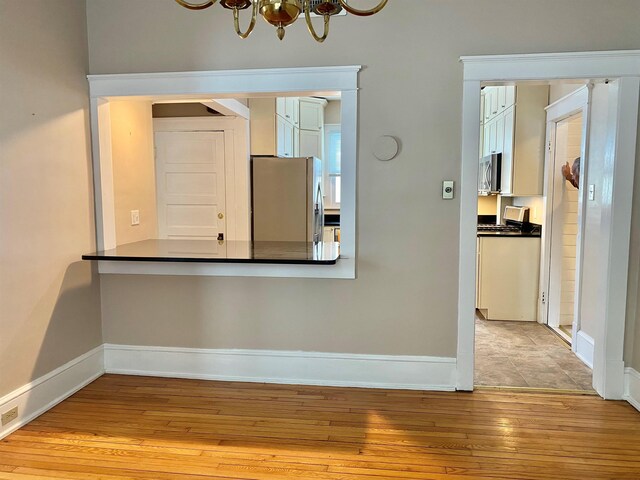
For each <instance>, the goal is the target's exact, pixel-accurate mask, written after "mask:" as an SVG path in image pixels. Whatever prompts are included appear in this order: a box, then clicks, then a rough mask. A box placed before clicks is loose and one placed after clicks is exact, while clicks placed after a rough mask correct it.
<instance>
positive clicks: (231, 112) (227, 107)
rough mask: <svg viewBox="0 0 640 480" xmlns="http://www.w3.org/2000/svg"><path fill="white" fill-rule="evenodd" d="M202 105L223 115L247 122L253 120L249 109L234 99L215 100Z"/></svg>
mask: <svg viewBox="0 0 640 480" xmlns="http://www.w3.org/2000/svg"><path fill="white" fill-rule="evenodd" d="M202 104H203V105H206V106H207V107H209V108H212V109H213V110H215V111H216V112H218V113H221V114H222V115H226V116H233V117H242V118H244V119H246V120H249V119H250V118H251V111H250V110H249V107H247V106H246V105H244V104H242V103H240V102H239V101H238V100H236V99H234V98H213V99H211V100H209V101H204V102H202Z"/></svg>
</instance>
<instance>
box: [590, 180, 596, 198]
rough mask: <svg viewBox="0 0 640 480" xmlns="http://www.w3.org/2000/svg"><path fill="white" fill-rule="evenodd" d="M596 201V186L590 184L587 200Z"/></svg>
mask: <svg viewBox="0 0 640 480" xmlns="http://www.w3.org/2000/svg"><path fill="white" fill-rule="evenodd" d="M595 199H596V186H595V185H594V184H593V183H592V184H591V185H589V200H592V201H593V200H595Z"/></svg>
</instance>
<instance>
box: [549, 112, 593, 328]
mask: <svg viewBox="0 0 640 480" xmlns="http://www.w3.org/2000/svg"><path fill="white" fill-rule="evenodd" d="M553 129H554V132H553V135H552V144H551V158H552V160H553V167H552V169H551V175H552V182H553V183H552V189H553V192H552V196H551V205H552V216H551V225H550V233H551V246H550V263H549V289H548V302H549V305H548V316H547V323H548V325H549V326H551V327H554V328H559V329H561V330H563V331H564V332H565V333H566V334H567V335H571V331H572V329H573V323H574V321H575V307H576V265H577V245H578V242H577V240H578V229H579V226H578V203H579V191H578V189H577V188H576V187H574V186H573V185H572V184H571V183H570V182H568V181H567V180H566V179H565V178H564V176H563V174H562V167H563V165H566V164H569V166H572V165H573V163H574V161H575V160H576V158H579V157H580V158H581V159H582V158H584V155H583V152H582V145H583V141H582V134H583V114H582V112H578V113H576V114H574V115H571V116H570V117H567V118H565V119H562V120H560V121H557V122H554V124H553ZM581 161H582V160H581ZM582 163H584V162H582Z"/></svg>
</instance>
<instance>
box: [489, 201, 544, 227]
mask: <svg viewBox="0 0 640 480" xmlns="http://www.w3.org/2000/svg"><path fill="white" fill-rule="evenodd" d="M502 218H503V220H504V223H503V224H499V225H496V224H478V232H504V233H520V232H532V231H534V230H535V229H536V228H537V227H538V226H537V225H532V224H531V223H529V207H513V206H510V205H507V206H506V207H504V215H503V216H502Z"/></svg>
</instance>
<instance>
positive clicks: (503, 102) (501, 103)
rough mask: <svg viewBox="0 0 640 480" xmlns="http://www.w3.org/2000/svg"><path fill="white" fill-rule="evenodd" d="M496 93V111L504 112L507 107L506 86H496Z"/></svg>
mask: <svg viewBox="0 0 640 480" xmlns="http://www.w3.org/2000/svg"><path fill="white" fill-rule="evenodd" d="M496 92H497V95H498V105H497V107H498V109H497V112H498V113H502V112H504V110H505V108H507V87H497V90H496Z"/></svg>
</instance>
